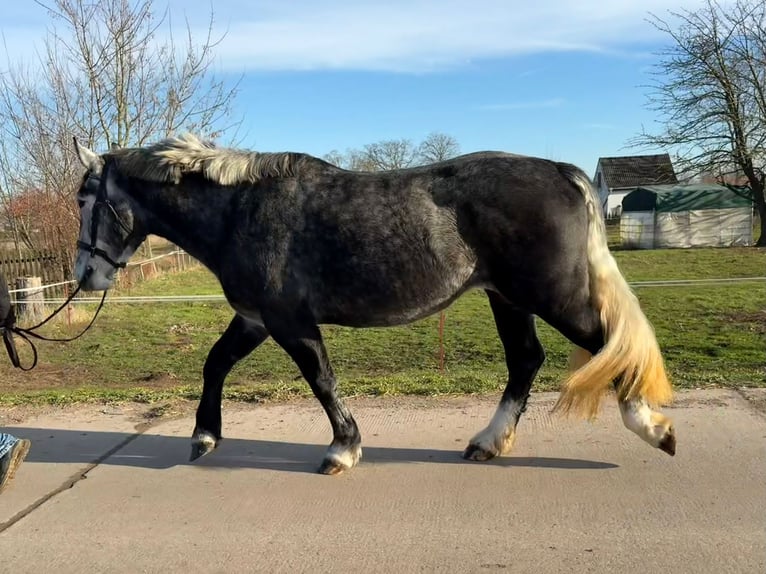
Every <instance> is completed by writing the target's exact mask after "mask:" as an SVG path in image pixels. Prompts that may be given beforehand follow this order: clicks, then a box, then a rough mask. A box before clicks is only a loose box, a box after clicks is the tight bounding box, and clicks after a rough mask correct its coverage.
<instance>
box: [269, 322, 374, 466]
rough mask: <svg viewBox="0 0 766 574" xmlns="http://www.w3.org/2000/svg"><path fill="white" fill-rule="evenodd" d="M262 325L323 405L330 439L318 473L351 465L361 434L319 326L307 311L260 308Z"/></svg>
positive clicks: (358, 455)
mask: <svg viewBox="0 0 766 574" xmlns="http://www.w3.org/2000/svg"><path fill="white" fill-rule="evenodd" d="M263 319H264V323H265V324H266V328H267V329H268V330H269V333H270V334H271V336H272V337H273V338H274V340H275V341H276V342H277V343H278V344H279V345H280V346H281V347H282V348H283V349H284V350H285V351H286V352H287V353H288V354H289V355H290V357H292V359H293V361H295V364H296V365H298V368H299V369H300V370H301V373H302V374H303V376H304V378H305V379H306V381H308V383H309V385H310V386H311V390H312V391H313V392H314V396H316V398H317V399H319V402H320V403H321V405H322V408H324V411H325V413H327V417H328V418H329V419H330V425H331V426H332V433H333V439H332V443H331V444H330V447H329V449H328V450H327V454H325V457H324V460H323V461H322V464H321V466H320V467H319V472H320V473H322V474H340V473H341V472H343V471H345V470H350V469H351V468H353V467H354V466H355V465H356V463H357V462H359V459H360V458H361V457H362V446H361V444H362V437H361V435H360V434H359V429H358V427H357V425H356V421H354V417H353V416H351V412H350V411H349V410H348V408H347V407H346V405H344V404H343V401H341V399H340V398H339V397H338V391H337V383H336V381H335V375H334V374H333V371H332V367H331V366H330V360H329V358H328V356H327V349H326V348H325V346H324V341H323V340H322V334H321V332H320V330H319V326H318V325H317V324H316V322H315V321H314V319H313V317H311V315H310V313H308V312H307V311H300V310H296V309H290V310H289V311H285V310H282V311H281V312H280V311H277V310H274V309H272V310H270V311H263Z"/></svg>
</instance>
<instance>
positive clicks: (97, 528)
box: [0, 391, 766, 574]
mask: <svg viewBox="0 0 766 574" xmlns="http://www.w3.org/2000/svg"><path fill="white" fill-rule="evenodd" d="M553 401H554V396H553V395H550V394H538V395H534V396H533V399H532V401H531V407H530V409H529V411H528V413H527V415H526V416H525V418H524V420H523V421H522V424H521V426H520V429H519V430H520V434H519V438H518V441H517V447H516V451H515V452H514V454H513V456H510V457H505V458H502V459H499V460H497V461H494V462H491V463H484V464H482V463H468V462H465V461H463V460H462V459H461V458H460V457H459V452H460V450H461V449H462V447H463V446H464V445H465V443H466V441H467V439H468V438H470V436H471V435H472V434H473V433H474V432H475V431H477V430H478V429H479V428H481V427H482V426H483V425H484V424H485V423H486V422H487V421H488V419H489V417H490V415H491V413H492V411H493V409H494V399H489V398H458V399H403V398H399V399H375V400H372V399H359V400H352V401H350V404H351V407H352V409H353V411H354V413H355V415H356V418H357V420H358V422H359V424H360V427H361V429H362V433H363V436H364V444H365V450H364V459H363V461H362V463H361V465H360V466H359V467H357V468H356V469H354V470H353V471H352V472H351V473H349V474H346V475H343V476H340V477H326V476H320V475H317V474H314V473H313V471H314V469H315V467H316V466H317V465H318V463H319V461H320V459H321V457H322V454H323V452H324V448H325V446H324V445H325V443H326V442H327V441H328V437H329V425H328V424H327V422H326V419H325V417H324V415H323V414H322V413H321V411H320V410H319V409H318V408H317V407H316V406H315V405H314V404H313V403H311V402H301V403H298V404H292V405H280V406H241V405H239V406H238V405H227V407H226V410H225V413H224V417H225V419H224V420H225V435H226V437H227V438H226V440H224V442H223V443H222V445H221V447H220V448H219V449H218V450H217V451H216V452H214V453H213V454H212V455H210V456H208V457H206V458H205V459H202V460H200V461H198V462H197V463H194V464H189V463H188V462H187V458H188V454H189V440H188V436H189V435H190V432H191V428H192V420H193V419H192V417H191V416H189V414H188V412H187V413H185V414H183V415H182V416H180V417H179V418H176V419H170V420H168V419H160V420H158V421H157V422H155V423H154V424H152V425H149V426H146V425H144V426H143V427H141V426H139V427H137V426H136V422H137V418H136V415H137V414H138V413H137V411H136V410H135V408H136V407H119V408H110V407H88V408H79V409H71V408H70V409H64V410H61V411H54V412H49V413H47V414H39V415H35V416H31V417H29V418H27V419H26V420H24V421H23V422H22V423H19V424H17V425H15V426H13V425H12V426H11V430H12V431H13V432H15V433H17V434H20V435H23V436H26V437H29V438H31V439H32V440H33V448H32V451H31V452H30V456H29V459H28V462H27V463H25V464H24V466H22V468H21V470H20V472H19V474H18V475H17V478H16V480H15V481H14V484H13V486H12V487H11V488H10V489H9V490H8V491H6V492H5V493H4V494H2V495H0V572H3V573H5V572H8V573H14V574H22V573H27V572H29V573H47V572H57V573H62V574H63V573H69V572H71V573H75V572H76V573H82V572H98V573H109V572H120V573H122V572H125V573H135V572H163V573H171V572H183V573H184V574H188V573H192V572H205V573H212V572H290V573H293V572H333V573H336V572H365V573H371V572H395V573H397V574H400V573H405V572H501V571H502V572H534V573H547V572H609V573H629V572H636V573H641V574H646V573H651V572H673V573H680V572H689V573H705V572H715V573H719V572H726V573H732V572H753V573H756V572H758V573H762V572H766V415H765V414H764V409H763V406H764V404H766V394H764V393H763V392H757V391H752V392H750V393H744V392H743V393H739V392H735V391H704V392H703V391H696V392H689V393H682V394H681V395H680V396H679V397H678V401H677V403H676V406H675V407H674V408H671V409H666V411H665V412H667V413H668V414H670V415H671V416H672V417H673V418H674V419H675V422H676V425H677V429H678V437H679V442H678V454H677V455H676V457H675V458H671V457H668V456H667V455H665V454H663V453H661V452H659V451H655V450H653V449H651V448H650V447H648V446H647V445H645V444H644V443H642V442H641V441H640V440H639V439H638V438H637V437H634V436H633V435H632V434H631V433H629V432H628V431H627V430H625V429H624V428H623V427H622V424H621V422H620V420H619V415H618V414H617V410H616V408H614V407H612V405H611V404H610V405H609V408H606V409H605V411H604V414H603V415H602V417H601V419H600V420H599V421H597V422H595V423H593V424H589V423H585V422H577V421H566V420H560V419H558V418H556V419H553V418H551V417H550V416H549V415H548V411H549V409H550V407H551V406H552V404H553ZM4 414H5V417H4V419H5V421H7V420H8V417H9V416H12V415H13V412H10V411H6V412H5V413H4Z"/></svg>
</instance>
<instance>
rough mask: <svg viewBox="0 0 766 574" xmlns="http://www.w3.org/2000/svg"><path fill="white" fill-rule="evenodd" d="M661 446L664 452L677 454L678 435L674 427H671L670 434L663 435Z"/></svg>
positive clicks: (671, 454) (672, 454)
mask: <svg viewBox="0 0 766 574" xmlns="http://www.w3.org/2000/svg"><path fill="white" fill-rule="evenodd" d="M657 448H659V449H660V450H661V451H662V452H666V453H668V454H669V455H670V456H675V455H676V435H675V434H673V428H672V427H671V428H670V430H669V432H668V434H666V435H665V436H664V437H662V440H661V441H660V444H659V446H658V447H657Z"/></svg>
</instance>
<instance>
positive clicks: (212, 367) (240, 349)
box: [191, 315, 269, 460]
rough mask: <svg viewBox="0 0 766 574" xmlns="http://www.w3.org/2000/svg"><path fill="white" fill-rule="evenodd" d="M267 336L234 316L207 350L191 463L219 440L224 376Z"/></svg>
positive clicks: (260, 326) (239, 317) (253, 324)
mask: <svg viewBox="0 0 766 574" xmlns="http://www.w3.org/2000/svg"><path fill="white" fill-rule="evenodd" d="M268 336H269V333H268V331H266V328H265V327H264V326H263V325H260V324H258V323H256V322H253V321H250V320H248V319H245V318H244V317H242V316H240V315H235V317H234V319H232V320H231V323H229V326H228V327H227V328H226V331H225V332H224V333H223V335H221V338H220V339H218V341H216V343H215V345H213V348H212V349H210V353H208V356H207V360H206V361H205V367H204V369H203V371H202V378H203V379H204V381H205V382H204V386H203V388H202V398H201V399H200V402H199V406H198V407H197V421H196V425H195V427H194V432H193V433H192V451H191V460H195V459H197V458H199V457H201V456H203V455H205V454H208V453H209V452H210V451H212V450H213V449H215V447H216V446H217V445H218V441H220V440H221V395H222V392H223V382H224V380H225V379H226V375H228V374H229V371H231V369H232V367H234V365H235V364H236V363H237V362H238V361H240V360H241V359H243V358H244V357H246V356H247V355H249V354H250V353H251V352H252V351H253V350H254V349H255V348H256V347H257V346H258V345H260V344H261V343H263V341H265V340H266V339H267V338H268Z"/></svg>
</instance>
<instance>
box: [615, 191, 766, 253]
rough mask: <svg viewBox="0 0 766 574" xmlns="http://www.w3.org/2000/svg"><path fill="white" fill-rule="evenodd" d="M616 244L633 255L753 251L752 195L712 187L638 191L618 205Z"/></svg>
mask: <svg viewBox="0 0 766 574" xmlns="http://www.w3.org/2000/svg"><path fill="white" fill-rule="evenodd" d="M620 239H621V242H622V245H623V246H624V247H628V248H634V249H656V248H669V247H731V246H735V245H738V246H744V245H752V244H753V198H752V192H751V191H750V189H749V188H747V187H736V186H731V185H719V184H714V183H713V184H711V183H707V184H705V183H702V184H689V185H651V186H640V187H638V188H636V189H635V190H633V191H631V192H630V193H628V194H627V195H626V196H625V199H623V201H622V215H621V217H620Z"/></svg>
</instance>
